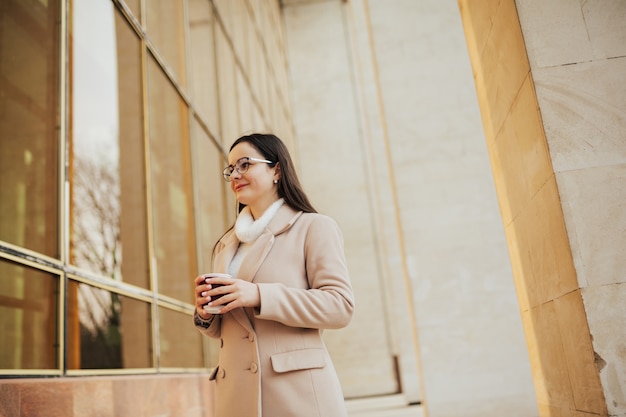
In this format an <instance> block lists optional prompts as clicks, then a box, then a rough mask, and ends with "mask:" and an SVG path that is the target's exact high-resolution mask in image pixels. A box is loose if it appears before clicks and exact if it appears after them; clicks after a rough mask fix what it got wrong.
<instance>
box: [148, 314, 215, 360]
mask: <svg viewBox="0 0 626 417" xmlns="http://www.w3.org/2000/svg"><path fill="white" fill-rule="evenodd" d="M159 335H160V337H159V347H160V356H159V367H160V368H201V367H202V366H204V363H203V360H202V353H203V349H202V338H203V337H206V336H203V335H202V334H201V333H200V332H199V331H198V330H196V328H195V327H194V326H193V322H192V319H191V316H190V315H189V314H184V313H180V312H178V311H174V310H170V309H167V308H163V307H160V308H159Z"/></svg>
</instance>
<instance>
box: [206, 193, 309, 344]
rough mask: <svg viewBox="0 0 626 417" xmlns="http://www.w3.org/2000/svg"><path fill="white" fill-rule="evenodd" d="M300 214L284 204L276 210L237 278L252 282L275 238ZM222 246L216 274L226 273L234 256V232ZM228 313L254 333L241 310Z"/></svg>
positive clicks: (242, 265) (235, 237) (236, 240)
mask: <svg viewBox="0 0 626 417" xmlns="http://www.w3.org/2000/svg"><path fill="white" fill-rule="evenodd" d="M301 214H302V212H301V211H295V210H294V209H292V208H291V207H289V206H287V205H286V204H284V205H283V206H282V207H281V208H280V209H279V210H278V212H277V213H276V215H275V216H274V218H273V219H272V221H271V222H270V224H269V225H268V227H267V228H266V229H265V230H264V231H263V233H261V236H259V237H258V238H257V240H256V241H255V242H254V243H253V244H252V246H251V247H250V249H249V251H248V253H247V254H246V257H245V258H244V260H243V262H242V263H241V266H240V268H239V273H238V274H237V278H240V279H245V280H246V281H250V282H254V277H255V275H256V272H257V271H258V269H259V268H260V267H261V265H262V264H263V261H264V260H265V258H266V257H267V255H268V254H269V253H270V250H271V249H272V246H273V245H274V240H275V236H276V235H279V234H280V233H283V232H284V231H286V230H288V229H289V228H290V227H291V225H293V224H294V223H295V221H296V220H297V219H298V217H300V215H301ZM222 245H223V247H222V249H221V250H220V251H219V253H218V254H217V256H216V258H215V266H216V267H217V268H218V272H227V271H228V265H230V262H231V261H232V259H233V257H234V256H235V253H236V252H237V248H238V246H239V240H238V239H237V236H236V235H235V233H234V231H230V232H228V234H227V235H226V236H225V237H224V238H223V239H222ZM230 313H231V314H232V315H233V317H234V318H235V319H236V320H237V321H238V322H239V324H241V326H243V328H244V329H246V330H248V331H249V332H253V331H254V330H253V328H252V323H250V320H249V318H248V316H247V315H246V312H245V311H244V309H243V308H238V309H235V310H233V311H231V312H230Z"/></svg>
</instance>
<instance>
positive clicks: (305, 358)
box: [270, 349, 326, 374]
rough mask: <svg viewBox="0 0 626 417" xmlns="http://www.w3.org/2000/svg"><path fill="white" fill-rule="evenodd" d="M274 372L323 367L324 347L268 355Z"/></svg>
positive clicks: (324, 361) (324, 359) (324, 362)
mask: <svg viewBox="0 0 626 417" xmlns="http://www.w3.org/2000/svg"><path fill="white" fill-rule="evenodd" d="M270 360H271V361H272V368H273V369H274V372H278V373H279V374H281V373H284V372H290V371H299V370H302V369H315V368H323V367H325V366H326V355H325V352H324V349H302V350H293V351H291V352H284V353H276V354H274V355H272V356H271V357H270Z"/></svg>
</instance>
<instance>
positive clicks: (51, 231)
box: [0, 0, 60, 257]
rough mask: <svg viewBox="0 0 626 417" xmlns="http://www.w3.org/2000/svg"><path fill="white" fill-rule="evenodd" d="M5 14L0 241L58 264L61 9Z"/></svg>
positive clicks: (0, 47) (21, 5)
mask: <svg viewBox="0 0 626 417" xmlns="http://www.w3.org/2000/svg"><path fill="white" fill-rule="evenodd" d="M5 3H6V4H5ZM0 9H1V12H0V92H1V93H0V219H2V221H0V240H4V241H6V242H9V243H12V244H14V245H18V246H22V247H26V248H28V249H31V250H34V251H37V252H39V253H42V254H45V255H48V256H51V257H59V249H58V230H57V223H58V217H59V216H58V195H57V194H58V182H59V179H58V154H59V148H58V137H57V132H58V130H57V129H58V125H57V121H58V120H60V116H59V107H58V82H59V70H58V66H59V61H58V59H59V57H58V54H59V33H58V26H57V22H58V18H59V17H58V16H59V3H58V1H57V0H49V1H47V2H37V1H35V2H23V1H20V2H18V1H9V2H3V6H2V7H0Z"/></svg>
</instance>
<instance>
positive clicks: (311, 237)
mask: <svg viewBox="0 0 626 417" xmlns="http://www.w3.org/2000/svg"><path fill="white" fill-rule="evenodd" d="M303 253H304V259H303V262H304V263H305V271H306V280H307V281H308V287H309V288H308V289H302V288H290V287H287V286H286V285H284V284H282V283H259V293H260V295H261V308H260V309H258V310H257V311H256V314H255V315H256V317H257V318H260V319H265V320H274V321H278V322H280V323H282V324H285V325H287V326H292V327H304V328H317V329H338V328H342V327H345V326H346V325H348V323H349V322H350V319H351V318H352V314H353V312H354V298H353V293H352V286H351V284H350V277H349V274H348V268H347V265H346V260H345V255H344V246H343V237H342V234H341V230H340V229H339V226H338V225H337V223H336V222H335V221H334V220H333V219H332V218H330V217H327V216H323V215H316V216H315V219H314V220H313V221H312V222H311V223H310V224H309V227H308V229H307V232H306V236H305V239H304V248H303Z"/></svg>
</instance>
